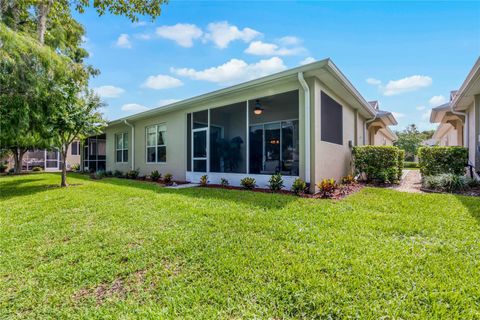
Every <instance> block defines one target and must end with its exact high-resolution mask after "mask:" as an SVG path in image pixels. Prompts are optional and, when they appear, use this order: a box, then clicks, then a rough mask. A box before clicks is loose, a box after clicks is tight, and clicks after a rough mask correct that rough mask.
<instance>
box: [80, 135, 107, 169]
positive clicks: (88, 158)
mask: <svg viewBox="0 0 480 320" xmlns="http://www.w3.org/2000/svg"><path fill="white" fill-rule="evenodd" d="M106 152H107V150H106V135H105V134H100V135H96V136H91V137H88V138H87V139H86V140H85V142H84V144H83V153H82V165H83V168H82V169H83V171H89V172H95V171H98V170H105V168H106V160H107V156H106V154H107V153H106Z"/></svg>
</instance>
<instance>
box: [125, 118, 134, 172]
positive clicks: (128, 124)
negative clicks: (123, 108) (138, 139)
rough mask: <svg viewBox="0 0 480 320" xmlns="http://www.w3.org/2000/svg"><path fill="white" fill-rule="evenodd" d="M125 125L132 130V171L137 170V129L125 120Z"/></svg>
mask: <svg viewBox="0 0 480 320" xmlns="http://www.w3.org/2000/svg"><path fill="white" fill-rule="evenodd" d="M123 123H125V124H126V125H127V126H129V127H130V128H132V138H131V139H130V140H131V141H132V170H135V127H134V126H133V125H132V124H131V123H129V122H128V121H127V120H123Z"/></svg>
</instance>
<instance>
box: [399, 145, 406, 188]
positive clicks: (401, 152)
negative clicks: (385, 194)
mask: <svg viewBox="0 0 480 320" xmlns="http://www.w3.org/2000/svg"><path fill="white" fill-rule="evenodd" d="M397 165H398V172H397V180H398V181H400V180H402V175H403V168H404V167H405V150H403V149H398V164H397Z"/></svg>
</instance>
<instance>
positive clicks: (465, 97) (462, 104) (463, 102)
mask: <svg viewBox="0 0 480 320" xmlns="http://www.w3.org/2000/svg"><path fill="white" fill-rule="evenodd" d="M475 94H480V57H479V58H478V59H477V61H476V62H475V64H474V65H473V68H472V69H471V70H470V72H469V73H468V75H467V78H466V79H465V81H464V82H463V84H462V86H461V87H460V89H458V91H457V94H456V95H455V97H454V99H453V101H452V107H453V110H458V111H461V110H465V108H467V107H468V106H469V105H470V104H471V102H472V101H473V95H475Z"/></svg>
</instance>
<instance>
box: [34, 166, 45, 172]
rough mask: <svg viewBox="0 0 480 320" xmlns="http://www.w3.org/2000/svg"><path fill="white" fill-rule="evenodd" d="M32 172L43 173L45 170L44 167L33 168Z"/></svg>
mask: <svg viewBox="0 0 480 320" xmlns="http://www.w3.org/2000/svg"><path fill="white" fill-rule="evenodd" d="M32 171H33V172H40V171H43V168H42V167H33V168H32Z"/></svg>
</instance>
